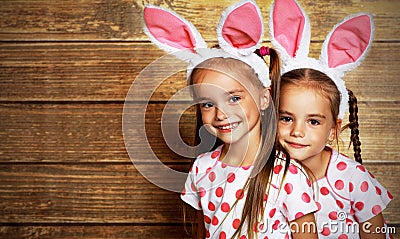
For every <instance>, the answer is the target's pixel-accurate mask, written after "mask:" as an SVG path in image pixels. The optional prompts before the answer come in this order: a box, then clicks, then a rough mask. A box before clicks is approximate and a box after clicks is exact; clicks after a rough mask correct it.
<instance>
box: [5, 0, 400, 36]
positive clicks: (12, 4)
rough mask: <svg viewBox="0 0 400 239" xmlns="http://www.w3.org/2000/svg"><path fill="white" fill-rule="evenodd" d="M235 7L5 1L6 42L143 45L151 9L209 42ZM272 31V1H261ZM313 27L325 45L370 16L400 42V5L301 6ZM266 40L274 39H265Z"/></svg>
mask: <svg viewBox="0 0 400 239" xmlns="http://www.w3.org/2000/svg"><path fill="white" fill-rule="evenodd" d="M235 2H236V1H234V0H229V1H201V0H195V1H190V2H189V1H171V0H163V1H154V0H152V1H145V2H140V1H133V0H130V1H128V0H112V1H90V0H85V1H79V3H76V2H75V1H71V0H63V1H61V2H54V1H51V0H40V1H33V0H30V1H29V0H26V1H13V0H6V1H2V4H1V7H0V16H2V17H1V18H0V26H2V27H1V30H0V39H2V40H7V41H26V40H33V41H49V40H51V41H115V40H118V41H143V40H147V37H146V36H145V35H144V34H143V31H142V18H141V14H142V11H143V7H144V5H145V4H146V3H152V4H154V5H159V6H163V7H167V8H169V9H171V10H174V11H176V12H177V13H179V14H180V15H182V16H183V17H185V18H186V19H187V20H189V21H191V22H193V24H194V25H195V26H196V27H197V28H198V30H199V31H200V33H201V34H202V35H203V37H204V38H205V39H206V40H211V39H215V36H216V32H215V28H216V25H217V23H218V20H219V17H220V14H221V13H222V11H223V10H224V9H225V8H226V7H228V6H229V5H231V4H233V3H235ZM256 2H257V3H258V5H259V6H260V8H261V10H262V15H263V18H264V23H265V25H267V21H268V17H269V9H270V6H271V4H272V0H267V1H261V0H258V1H256ZM299 3H300V4H301V6H302V7H303V8H304V9H305V11H306V13H307V14H308V16H309V18H310V21H311V29H312V38H313V40H318V41H321V40H323V39H325V36H326V35H327V34H328V32H329V31H330V29H331V28H332V27H333V26H334V25H335V24H337V23H338V22H340V21H341V20H342V19H343V18H345V17H346V16H347V15H349V14H354V13H357V12H370V13H372V14H373V15H374V17H375V22H376V29H377V31H376V39H377V40H379V41H391V40H393V39H399V38H400V27H399V24H398V23H399V22H398V19H399V16H400V15H399V14H400V13H399V12H398V9H400V3H399V2H398V1H392V0H369V1H357V0H352V1H344V0H337V1H312V0H303V1H299ZM265 39H269V37H268V34H267V33H266V34H265Z"/></svg>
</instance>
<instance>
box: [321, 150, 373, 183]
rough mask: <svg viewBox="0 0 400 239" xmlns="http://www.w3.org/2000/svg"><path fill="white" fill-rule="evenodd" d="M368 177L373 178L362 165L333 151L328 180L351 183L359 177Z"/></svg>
mask: <svg viewBox="0 0 400 239" xmlns="http://www.w3.org/2000/svg"><path fill="white" fill-rule="evenodd" d="M367 176H372V174H370V173H369V172H368V170H367V169H366V168H365V167H364V166H363V165H362V164H360V163H359V162H357V161H355V160H354V159H351V158H349V157H348V156H346V155H344V154H341V153H339V152H337V151H336V150H334V149H332V154H331V159H330V161H329V165H328V170H327V178H328V179H330V181H332V180H333V179H336V178H342V179H343V180H344V181H351V180H354V179H355V178H358V177H367ZM334 181H336V180H334Z"/></svg>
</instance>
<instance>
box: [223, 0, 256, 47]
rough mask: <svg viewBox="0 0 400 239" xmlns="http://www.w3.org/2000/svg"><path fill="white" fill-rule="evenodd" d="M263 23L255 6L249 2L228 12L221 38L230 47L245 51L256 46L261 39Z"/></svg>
mask: <svg viewBox="0 0 400 239" xmlns="http://www.w3.org/2000/svg"><path fill="white" fill-rule="evenodd" d="M262 34H263V23H262V20H261V16H260V15H259V12H258V10H257V8H256V6H255V5H254V4H252V3H250V2H248V3H245V4H243V5H241V6H240V7H238V8H236V9H234V10H233V11H231V12H228V16H227V17H226V20H225V22H224V25H223V27H222V37H223V38H224V40H225V41H226V42H227V43H229V44H230V45H231V46H233V47H235V48H237V49H245V48H250V47H253V46H256V45H257V44H258V43H259V42H260V41H261V38H262Z"/></svg>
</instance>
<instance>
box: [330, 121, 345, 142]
mask: <svg viewBox="0 0 400 239" xmlns="http://www.w3.org/2000/svg"><path fill="white" fill-rule="evenodd" d="M342 122H343V121H342V120H341V119H337V120H336V124H335V125H334V126H333V127H332V129H331V132H330V134H329V138H328V140H329V142H333V141H334V140H335V139H336V140H337V139H338V138H339V133H340V131H341V128H342Z"/></svg>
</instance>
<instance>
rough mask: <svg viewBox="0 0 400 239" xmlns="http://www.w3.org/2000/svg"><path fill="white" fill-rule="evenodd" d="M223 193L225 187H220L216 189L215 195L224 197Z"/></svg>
mask: <svg viewBox="0 0 400 239" xmlns="http://www.w3.org/2000/svg"><path fill="white" fill-rule="evenodd" d="M223 194H224V189H223V188H221V187H218V188H217V189H216V190H215V196H217V197H222V195H223Z"/></svg>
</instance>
